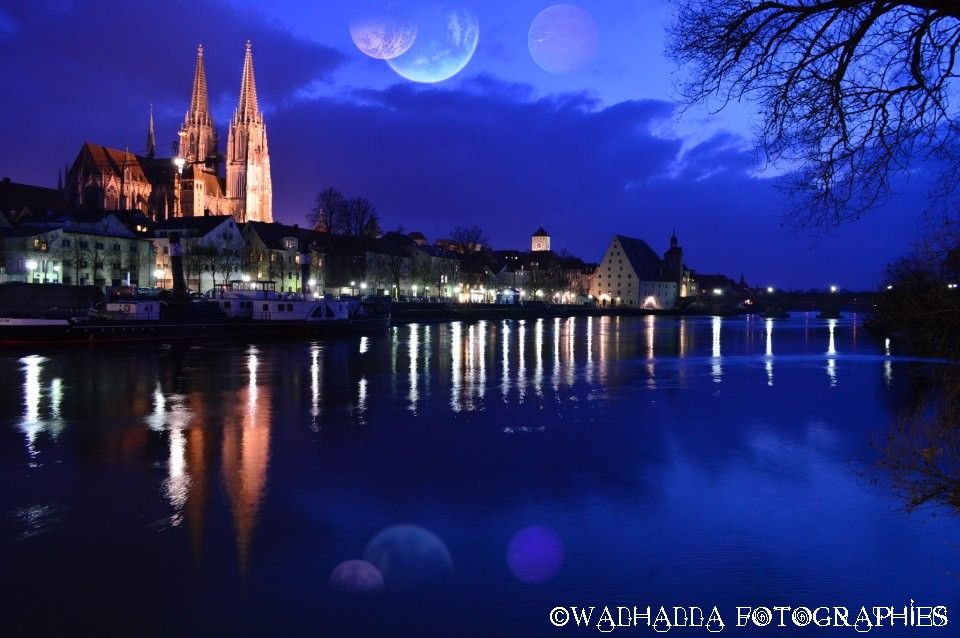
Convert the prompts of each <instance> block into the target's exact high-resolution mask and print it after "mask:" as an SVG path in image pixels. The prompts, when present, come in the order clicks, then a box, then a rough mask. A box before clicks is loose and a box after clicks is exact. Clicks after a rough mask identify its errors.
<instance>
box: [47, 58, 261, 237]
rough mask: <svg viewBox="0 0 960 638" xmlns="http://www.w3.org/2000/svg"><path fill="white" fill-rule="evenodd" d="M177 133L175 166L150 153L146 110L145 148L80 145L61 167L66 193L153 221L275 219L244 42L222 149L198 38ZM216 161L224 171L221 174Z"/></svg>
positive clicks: (77, 203)
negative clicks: (217, 217) (132, 211)
mask: <svg viewBox="0 0 960 638" xmlns="http://www.w3.org/2000/svg"><path fill="white" fill-rule="evenodd" d="M179 138H180V139H179V144H178V150H177V151H175V152H176V156H177V159H178V160H182V162H181V165H182V168H181V169H180V170H179V171H178V170H177V169H176V168H175V167H174V162H173V160H172V158H158V157H156V144H155V141H154V139H155V136H154V129H153V112H152V110H151V113H150V126H149V131H148V134H147V149H146V154H145V155H136V154H133V153H130V152H128V151H120V150H116V149H110V148H107V147H103V146H99V145H96V144H91V143H89V142H88V143H86V144H84V146H83V148H82V149H81V151H80V153H79V154H78V155H77V158H76V160H74V163H73V165H72V167H70V168H69V169H68V170H67V174H66V178H67V180H66V186H65V190H66V194H67V197H68V200H69V201H70V203H71V204H72V205H73V206H74V207H75V208H78V209H93V210H126V209H134V208H135V209H138V210H140V211H142V212H143V213H145V214H146V215H147V216H148V217H150V218H151V219H154V220H157V221H159V220H163V219H169V218H171V217H178V216H183V217H193V216H203V215H232V216H233V217H234V219H235V220H236V221H237V222H238V223H243V222H248V221H258V222H268V223H269V222H272V221H273V184H272V181H271V179H270V153H269V151H268V149H267V128H266V125H265V124H264V122H263V113H261V112H260V109H259V107H258V105H257V86H256V81H255V79H254V74H253V53H252V47H251V45H250V42H249V41H248V42H247V49H246V55H245V57H244V61H243V74H242V76H241V80H240V100H239V102H238V105H237V108H236V111H235V112H234V115H233V119H232V120H231V121H230V125H229V129H228V133H227V147H226V149H225V153H221V151H220V144H219V138H218V137H217V130H216V126H215V125H214V122H213V118H212V117H211V115H210V105H209V101H208V99H207V76H206V70H205V68H204V62H203V45H200V46H199V47H197V63H196V69H195V72H194V77H193V91H192V92H191V96H190V108H189V110H188V111H187V114H186V116H185V117H184V120H183V125H182V126H181V127H180V131H179ZM222 164H225V165H226V178H224V177H221V173H220V167H221V165H222Z"/></svg>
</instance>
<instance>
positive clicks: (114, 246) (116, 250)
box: [113, 244, 120, 252]
mask: <svg viewBox="0 0 960 638" xmlns="http://www.w3.org/2000/svg"><path fill="white" fill-rule="evenodd" d="M113 250H114V252H120V244H114V245H113Z"/></svg>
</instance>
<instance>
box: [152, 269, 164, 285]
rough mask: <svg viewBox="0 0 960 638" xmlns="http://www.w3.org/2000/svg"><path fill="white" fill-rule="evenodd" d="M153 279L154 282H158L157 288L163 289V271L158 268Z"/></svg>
mask: <svg viewBox="0 0 960 638" xmlns="http://www.w3.org/2000/svg"><path fill="white" fill-rule="evenodd" d="M153 278H154V280H156V283H157V286H158V287H160V288H163V284H162V283H161V279H162V278H163V269H161V268H157V269H156V270H154V271H153Z"/></svg>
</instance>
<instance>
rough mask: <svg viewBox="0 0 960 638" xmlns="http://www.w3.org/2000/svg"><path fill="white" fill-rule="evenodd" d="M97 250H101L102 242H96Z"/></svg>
mask: <svg viewBox="0 0 960 638" xmlns="http://www.w3.org/2000/svg"><path fill="white" fill-rule="evenodd" d="M97 250H103V242H102V241H98V242H97Z"/></svg>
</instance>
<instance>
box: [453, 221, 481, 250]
mask: <svg viewBox="0 0 960 638" xmlns="http://www.w3.org/2000/svg"><path fill="white" fill-rule="evenodd" d="M450 239H452V240H453V241H454V242H455V243H456V244H457V246H458V247H459V249H460V252H461V253H463V254H464V255H467V254H469V253H472V252H476V251H478V250H482V249H483V248H485V247H486V246H487V236H486V235H485V234H484V232H483V229H482V228H480V227H479V226H477V225H476V224H474V225H473V226H469V227H468V226H457V227H455V228H454V229H453V231H451V233H450Z"/></svg>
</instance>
